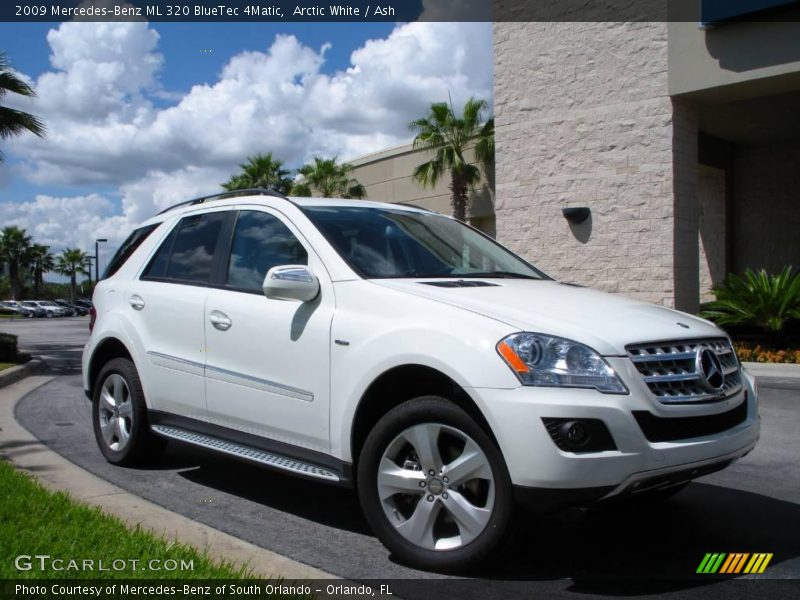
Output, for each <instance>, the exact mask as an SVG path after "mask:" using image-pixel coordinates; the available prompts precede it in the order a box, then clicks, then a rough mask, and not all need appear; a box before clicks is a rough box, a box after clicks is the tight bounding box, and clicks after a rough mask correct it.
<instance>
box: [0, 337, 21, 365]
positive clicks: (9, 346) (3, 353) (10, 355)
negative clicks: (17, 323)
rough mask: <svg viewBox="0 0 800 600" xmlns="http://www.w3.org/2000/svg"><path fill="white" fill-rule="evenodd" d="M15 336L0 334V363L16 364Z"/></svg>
mask: <svg viewBox="0 0 800 600" xmlns="http://www.w3.org/2000/svg"><path fill="white" fill-rule="evenodd" d="M16 360H17V336H15V335H11V334H10V333H0V362H16Z"/></svg>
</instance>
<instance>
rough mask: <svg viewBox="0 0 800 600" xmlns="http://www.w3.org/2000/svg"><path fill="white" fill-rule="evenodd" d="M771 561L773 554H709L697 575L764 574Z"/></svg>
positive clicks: (701, 563) (704, 558)
mask: <svg viewBox="0 0 800 600" xmlns="http://www.w3.org/2000/svg"><path fill="white" fill-rule="evenodd" d="M771 560H772V553H771V552H770V553H766V552H757V553H755V554H750V553H749V552H732V553H725V552H708V553H707V554H706V555H705V556H704V557H703V560H702V561H700V566H699V567H697V573H703V574H715V573H719V574H724V575H735V574H738V573H753V574H755V573H763V572H764V571H765V570H766V568H767V565H768V564H769V561H771Z"/></svg>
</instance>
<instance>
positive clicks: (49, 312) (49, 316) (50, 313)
mask: <svg viewBox="0 0 800 600" xmlns="http://www.w3.org/2000/svg"><path fill="white" fill-rule="evenodd" d="M44 316H45V317H47V318H48V319H52V318H53V317H54V316H55V315H54V314H53V313H52V312H51V311H49V310H48V311H47V312H46V313H44Z"/></svg>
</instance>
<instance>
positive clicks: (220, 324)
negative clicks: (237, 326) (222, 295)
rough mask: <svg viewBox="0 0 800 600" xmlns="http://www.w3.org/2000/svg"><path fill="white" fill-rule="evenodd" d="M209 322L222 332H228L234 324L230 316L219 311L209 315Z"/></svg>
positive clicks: (213, 311)
mask: <svg viewBox="0 0 800 600" xmlns="http://www.w3.org/2000/svg"><path fill="white" fill-rule="evenodd" d="M208 320H209V321H211V324H212V325H213V326H214V327H216V328H217V329H219V330H220V331H228V329H230V328H231V325H232V324H233V323H231V320H230V318H229V317H228V315H226V314H225V313H224V312H221V311H218V310H212V311H211V314H209V315H208Z"/></svg>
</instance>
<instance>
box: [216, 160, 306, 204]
mask: <svg viewBox="0 0 800 600" xmlns="http://www.w3.org/2000/svg"><path fill="white" fill-rule="evenodd" d="M239 168H240V169H241V170H242V171H241V173H238V174H236V175H232V176H231V178H230V179H229V180H228V182H227V183H223V184H222V187H223V188H225V189H226V190H228V191H229V192H232V191H234V190H245V189H248V188H268V189H269V188H271V189H274V190H275V191H278V192H281V193H282V194H288V193H289V192H290V191H291V188H292V180H291V178H290V177H289V171H288V170H286V169H284V168H283V161H280V160H275V159H273V158H272V152H269V153H268V154H256V155H255V156H249V157H248V158H247V162H246V163H244V164H241V165H239Z"/></svg>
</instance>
